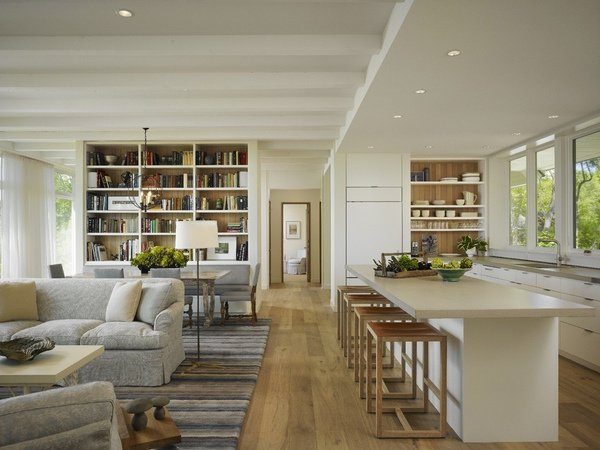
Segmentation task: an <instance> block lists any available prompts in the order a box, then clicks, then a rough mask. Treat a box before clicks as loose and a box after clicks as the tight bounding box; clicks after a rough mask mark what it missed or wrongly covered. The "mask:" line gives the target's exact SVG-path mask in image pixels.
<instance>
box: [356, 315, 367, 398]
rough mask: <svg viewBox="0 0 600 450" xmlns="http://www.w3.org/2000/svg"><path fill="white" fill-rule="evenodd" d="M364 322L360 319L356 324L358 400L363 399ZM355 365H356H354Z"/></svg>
mask: <svg viewBox="0 0 600 450" xmlns="http://www.w3.org/2000/svg"><path fill="white" fill-rule="evenodd" d="M366 326H367V324H366V320H365V319H364V318H362V317H361V318H360V320H359V324H358V394H359V396H360V398H365V358H366V355H365V342H364V341H365V339H366V338H367V337H366V336H365V330H366ZM355 364H356V363H355Z"/></svg>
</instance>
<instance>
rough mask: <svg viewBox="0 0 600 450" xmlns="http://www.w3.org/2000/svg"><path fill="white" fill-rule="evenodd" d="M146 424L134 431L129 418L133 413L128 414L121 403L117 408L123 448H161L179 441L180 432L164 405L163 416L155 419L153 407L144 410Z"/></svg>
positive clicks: (128, 449) (147, 449)
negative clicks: (146, 418) (146, 419)
mask: <svg viewBox="0 0 600 450" xmlns="http://www.w3.org/2000/svg"><path fill="white" fill-rule="evenodd" d="M146 416H147V417H148V425H147V426H146V428H144V429H143V430H140V431H135V430H134V429H133V428H132V427H131V418H132V417H133V414H128V413H127V411H125V408H124V405H123V404H122V405H121V407H120V408H119V414H118V420H119V436H120V437H121V445H122V446H123V450H149V449H152V448H162V447H167V446H169V445H174V444H178V443H179V442H181V432H180V431H179V428H177V425H175V422H173V419H171V414H170V413H169V410H168V409H167V408H166V407H165V418H164V419H162V420H156V419H155V418H154V408H151V409H150V410H148V411H146Z"/></svg>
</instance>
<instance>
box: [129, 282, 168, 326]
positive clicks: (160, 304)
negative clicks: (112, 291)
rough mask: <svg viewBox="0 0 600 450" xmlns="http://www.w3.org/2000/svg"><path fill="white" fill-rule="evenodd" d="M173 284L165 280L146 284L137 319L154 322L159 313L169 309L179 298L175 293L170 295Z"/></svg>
mask: <svg viewBox="0 0 600 450" xmlns="http://www.w3.org/2000/svg"><path fill="white" fill-rule="evenodd" d="M172 286H173V284H172V283H171V282H165V281H163V282H157V283H152V284H150V283H148V284H144V286H143V288H142V297H141V298H140V304H139V306H138V309H137V313H136V315H135V320H138V321H140V322H146V323H149V324H154V319H156V316H157V315H158V313H159V312H161V311H163V310H165V309H167V308H168V307H169V306H171V305H172V304H173V303H175V301H176V299H177V298H176V297H174V296H173V295H169V294H170V292H171V287H172Z"/></svg>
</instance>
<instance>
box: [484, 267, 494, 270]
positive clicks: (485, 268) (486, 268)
mask: <svg viewBox="0 0 600 450" xmlns="http://www.w3.org/2000/svg"><path fill="white" fill-rule="evenodd" d="M483 270H493V269H490V268H489V267H484V268H483Z"/></svg>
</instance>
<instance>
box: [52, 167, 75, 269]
mask: <svg viewBox="0 0 600 450" xmlns="http://www.w3.org/2000/svg"><path fill="white" fill-rule="evenodd" d="M54 187H55V191H56V244H55V245H56V247H55V253H56V262H57V263H61V264H62V265H63V269H64V271H65V273H66V274H72V273H73V272H74V255H75V251H74V241H73V176H72V175H70V174H67V173H61V172H56V174H55V176H54Z"/></svg>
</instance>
